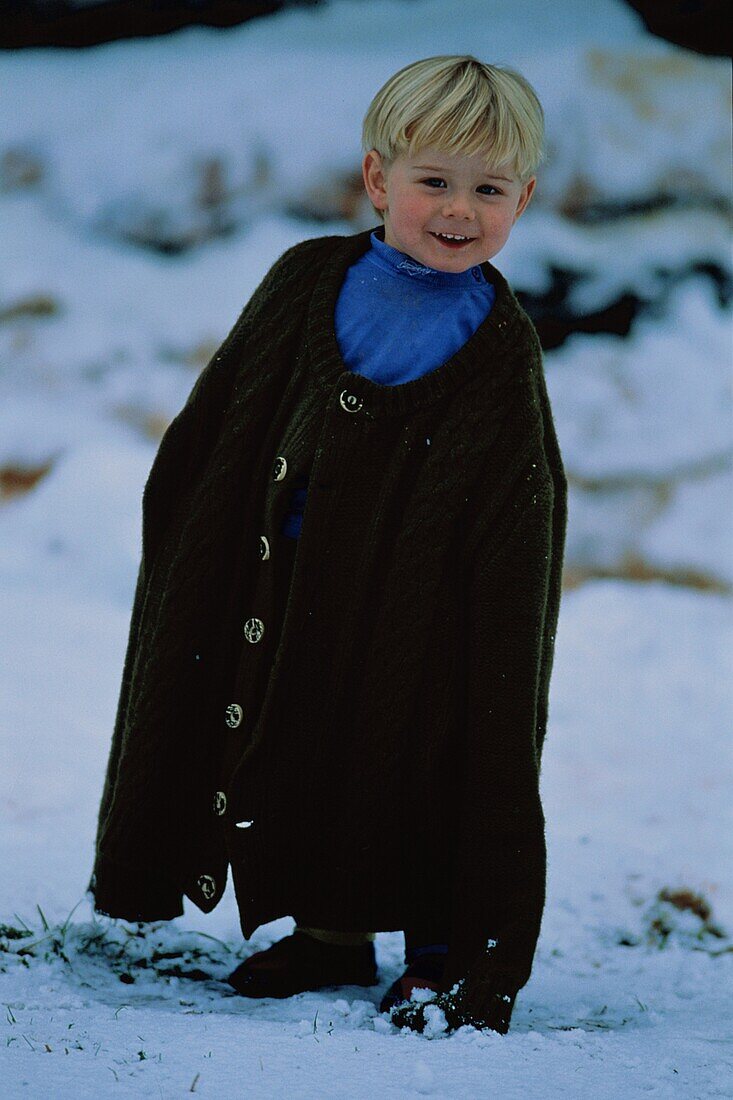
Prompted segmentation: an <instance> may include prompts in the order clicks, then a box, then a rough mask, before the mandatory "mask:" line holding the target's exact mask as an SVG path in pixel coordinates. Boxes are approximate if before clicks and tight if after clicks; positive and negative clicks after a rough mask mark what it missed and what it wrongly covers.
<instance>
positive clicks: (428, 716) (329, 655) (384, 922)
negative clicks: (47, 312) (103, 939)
mask: <svg viewBox="0 0 733 1100" xmlns="http://www.w3.org/2000/svg"><path fill="white" fill-rule="evenodd" d="M371 232H372V230H365V231H364V232H361V233H357V234H355V235H352V236H328V237H320V238H314V239H311V240H306V241H303V242H301V243H300V244H298V245H296V246H295V247H293V248H291V249H289V250H288V251H287V252H285V253H284V254H283V255H282V256H281V257H280V258H279V259H278V260H277V262H276V263H275V264H274V265H273V266H272V268H271V269H270V270H269V272H268V273H267V275H266V276H265V278H264V279H263V281H262V283H261V284H260V286H259V287H258V288H257V290H256V291H255V293H254V294H253V296H252V298H251V299H250V301H249V302H248V304H247V305H246V307H245V308H244V310H243V311H242V313H241V315H240V317H239V318H238V320H237V322H236V324H235V325H234V327H233V329H232V330H231V332H230V333H229V335H228V336H227V338H226V339H225V341H224V342H223V344H222V345H221V347H220V348H219V349H218V351H217V352H216V353H215V355H214V356H213V357H212V359H211V361H210V362H209V364H208V365H207V366H206V368H205V369H204V370H203V372H202V373H201V375H200V377H199V378H198V380H197V382H196V384H195V385H194V387H193V389H192V392H191V394H190V397H189V399H188V401H187V402H186V405H185V406H184V408H183V409H182V410H181V412H180V413H179V414H178V416H176V418H175V419H174V420H173V422H172V423H171V424H170V426H169V427H168V430H167V431H166V433H165V435H164V437H163V439H162V441H161V444H160V447H159V450H158V452H157V455H156V457H155V460H154V462H153V466H152V469H151V471H150V475H149V477H148V480H147V483H146V485H145V490H144V494H143V501H142V512H143V529H142V554H141V562H140V570H139V576H138V581H137V587H136V591H135V596H134V603H133V608H132V616H131V623H130V633H129V641H128V646H127V652H126V656H125V661H124V668H123V672H122V685H121V691H120V697H119V704H118V708H117V715H116V721H115V726H114V733H113V737H112V745H111V751H110V755H109V763H108V767H107V774H106V780H105V785H104V791H103V794H102V799H101V806H100V812H99V824H98V832H97V839H96V852H95V859H94V867H93V871H92V876H91V880H90V883H89V889H90V890H91V891H92V893H93V896H94V905H95V908H96V910H97V911H98V912H102V913H107V914H109V915H111V916H117V917H123V918H126V919H128V920H144V921H149V920H159V919H170V918H172V917H175V916H178V915H180V914H181V913H182V912H183V905H182V898H183V895H184V894H185V895H186V896H187V897H189V898H190V899H191V900H192V901H193V902H195V903H196V905H197V906H198V907H199V908H200V909H202V910H203V911H205V912H208V911H210V910H211V909H212V908H213V907H214V906H215V905H216V904H217V903H218V901H219V900H220V898H221V896H222V893H223V891H224V888H225V884H226V876H227V873H228V866H229V865H231V870H232V877H233V882H234V888H235V893H236V898H237V904H238V907H239V912H240V918H241V927H242V931H243V934H244V935H245V937H247V938H249V937H250V936H251V935H252V933H253V932H254V930H255V929H256V928H257V926H258V925H260V924H262V923H264V922H267V921H270V920H274V919H275V918H277V917H279V916H283V915H293V914H297V916H298V918H299V919H300V920H301V921H303V922H305V923H307V924H310V925H315V926H318V927H326V928H329V927H330V928H335V929H342V930H348V929H355V930H364V929H372V930H390V929H404V928H405V927H409V926H410V924H412V923H421V924H423V925H424V923H425V919H426V917H433V918H434V919H435V920H436V922H437V921H440V922H443V921H445V922H447V923H449V924H450V928H451V936H450V944H449V954H448V956H447V957H446V967H445V974H444V979H443V987H442V988H443V989H445V990H449V989H450V988H451V986H452V985H453V983H454V982H455V981H457V980H458V979H459V978H463V977H465V978H466V979H467V982H466V983H464V985H466V986H467V988H470V990H471V993H472V997H473V1001H474V1003H476V1002H477V1001H478V1002H479V1003H480V1002H481V998H482V997H484V996H486V997H487V998H488V997H490V996H491V995H492V994H493V993H494V992H496V991H497V990H516V989H518V988H520V987H521V986H522V985H524V984H525V983H526V982H527V980H528V978H529V976H530V972H531V967H532V961H533V957H534V952H535V947H536V942H537V938H538V935H539V930H540V922H541V918H542V912H543V908H544V902H545V873H546V848H545V833H544V829H545V821H544V814H543V809H542V804H541V799H540V790H539V775H540V759H541V753H542V747H543V742H544V738H545V731H546V727H547V711H548V689H549V682H550V674H551V669H552V663H553V649H554V641H555V630H556V624H557V619H558V608H559V602H560V591H561V573H562V562H563V552H564V540H565V527H566V493H567V483H566V478H565V474H564V470H563V465H562V461H561V457H560V452H559V449H558V443H557V439H556V435H555V430H554V426H553V420H552V415H551V410H550V405H549V401H548V396H547V390H546V386H545V379H544V375H543V362H542V353H541V349H540V344H539V341H538V338H537V334H536V332H535V329H534V327H533V325H532V323H531V321H530V319H529V318H528V316H527V314H526V313H525V312H524V310H523V309H522V308H521V306H520V305H519V303H518V301H517V299H516V297H515V295H514V294H513V292H512V290H511V288H510V286H509V284H508V283H507V281H506V279H505V278H504V276H503V275H502V274H501V273H500V272H499V271H498V269H497V268H496V267H494V266H493V265H492V264H491V263H489V262H487V263H484V264H483V265H482V268H483V271H484V274H485V275H486V277H487V279H488V280H489V281H490V282H492V283H493V284H494V286H495V288H496V299H495V303H494V306H493V308H492V310H491V312H490V313H489V314H488V316H487V317H486V319H485V320H484V321H483V322H482V324H481V325H480V327H479V328H478V329H477V331H476V332H475V333H474V335H473V336H472V337H470V338H469V340H468V341H467V342H466V343H465V344H464V345H463V347H461V348H460V349H459V351H458V352H456V354H454V355H453V356H452V357H451V358H450V359H449V360H447V361H446V362H445V363H443V364H442V365H441V366H440V367H438V368H437V369H435V370H433V371H431V372H430V373H428V374H426V375H424V376H422V377H420V378H417V379H415V380H412V381H409V382H406V383H404V384H401V385H396V386H383V385H380V384H378V383H376V382H374V381H372V380H371V379H369V378H366V377H362V376H360V375H357V374H355V373H354V372H352V371H349V370H348V369H347V368H346V366H345V364H344V362H343V360H342V358H341V355H340V352H339V348H338V344H337V341H336V336H335V331H334V310H335V305H336V300H337V298H338V293H339V289H340V287H341V283H342V281H343V278H344V275H345V273H346V270H347V269H348V267H349V265H350V264H352V263H353V262H354V261H355V260H356V259H357V258H358V257H359V256H360V255H362V254H363V253H364V252H365V251H366V250H367V248H368V247H369V243H370V241H369V235H370V233H371ZM304 469H307V470H308V471H309V473H310V483H309V492H308V499H307V503H306V510H305V514H304V519H303V527H302V531H301V536H300V539H299V540H298V549H297V556H296V560H295V564H294V569H293V575H292V584H291V585H290V588H289V595H288V600H287V610H286V614H285V619H284V623H283V624H282V629H281V630H270V631H269V632H268V629H267V627H268V623H269V622H270V618H269V616H270V614H271V608H272V595H273V593H272V586H273V576H274V574H273V571H272V570H273V559H272V553H271V549H272V547H273V546H276V535H277V532H278V531H279V523H280V521H281V520H282V517H283V516H284V514H285V512H286V510H287V508H288V507H289V503H290V493H291V491H292V487H293V484H294V482H293V479H294V477H295V476H296V475H297V474H298V473H299V472H301V471H302V470H304ZM232 746H234V749H232ZM232 751H234V754H235V756H234V758H232V765H231V774H229V779H228V783H227V784H226V788H225V789H224V790H222V789H221V784H222V782H224V780H223V779H222V775H223V772H222V767H223V764H222V761H223V759H224V757H225V755H226V753H229V754H230V758H231V753H232ZM222 795H223V796H224V797H223V798H222Z"/></svg>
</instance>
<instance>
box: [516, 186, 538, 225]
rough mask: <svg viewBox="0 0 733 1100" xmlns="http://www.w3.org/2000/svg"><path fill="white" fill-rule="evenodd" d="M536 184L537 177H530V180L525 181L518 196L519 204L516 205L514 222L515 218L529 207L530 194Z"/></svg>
mask: <svg viewBox="0 0 733 1100" xmlns="http://www.w3.org/2000/svg"><path fill="white" fill-rule="evenodd" d="M536 183H537V177H536V176H532V178H531V179H529V180H527V182H526V183H525V185H524V187H523V188H522V190H521V192H520V194H519V202H518V203H517V209H516V210H515V212H514V221H516V220H517V218H518V217H519V216H520V214H521V213H522V212H523V211H524V210H526V208H527V206H529V200H530V199H531V198H532V192H533V191H534V189H535V184H536Z"/></svg>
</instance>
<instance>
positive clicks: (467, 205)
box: [443, 191, 474, 219]
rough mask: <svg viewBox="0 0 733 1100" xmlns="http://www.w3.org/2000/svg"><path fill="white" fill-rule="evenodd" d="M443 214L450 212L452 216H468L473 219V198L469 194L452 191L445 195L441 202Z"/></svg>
mask: <svg viewBox="0 0 733 1100" xmlns="http://www.w3.org/2000/svg"><path fill="white" fill-rule="evenodd" d="M443 214H444V215H448V214H452V215H453V217H460V218H470V219H473V217H474V211H473V198H472V196H470V195H463V194H461V193H460V192H457V191H454V192H453V194H451V195H446V197H445V201H444V202H443Z"/></svg>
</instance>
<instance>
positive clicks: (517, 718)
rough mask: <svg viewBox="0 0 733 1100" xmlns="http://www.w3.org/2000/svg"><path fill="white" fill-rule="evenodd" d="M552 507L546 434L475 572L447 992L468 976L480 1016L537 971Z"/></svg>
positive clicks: (470, 586)
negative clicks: (535, 953) (499, 998)
mask: <svg viewBox="0 0 733 1100" xmlns="http://www.w3.org/2000/svg"><path fill="white" fill-rule="evenodd" d="M554 505H555V482H554V479H553V476H552V471H551V468H550V464H549V461H548V458H547V455H546V453H545V449H544V446H543V443H542V441H539V442H538V444H537V446H536V447H535V448H533V449H532V450H531V451H530V453H529V456H528V458H527V460H526V462H525V464H524V466H523V468H522V470H521V472H520V474H519V477H518V480H517V484H516V490H515V491H514V492H512V494H511V499H510V501H509V503H508V504H507V505H505V507H504V509H503V515H502V516H501V517H500V518H499V520H498V522H497V524H496V525H494V526H493V527H492V530H491V531H490V532H489V533H488V534H487V535H486V536H484V538H483V542H482V543H481V545H479V547H478V548H477V550H476V553H475V555H474V558H473V562H472V567H471V569H470V572H469V575H468V578H467V589H466V597H467V605H466V608H467V631H468V637H467V649H466V652H467V663H466V670H465V711H464V714H465V728H464V731H463V740H462V745H461V754H460V761H459V774H460V778H459V784H458V800H457V822H456V833H455V846H454V867H453V880H452V925H451V937H450V949H449V954H448V956H447V957H446V966H445V971H444V976H443V982H442V986H441V988H442V989H443V990H444V991H446V992H447V991H450V990H451V988H452V987H453V985H454V983H455V982H457V981H459V980H461V979H465V981H464V982H463V983H462V985H463V989H462V997H463V999H464V1000H463V1003H464V1006H466V1007H467V1008H468V1009H469V1011H470V1012H471V1013H472V1014H473V1015H474V1016H475V1017H476V1018H478V1019H481V1018H482V1015H485V1016H489V1017H490V1016H491V1012H492V1008H491V1006H492V1005H493V1004H495V1001H496V998H497V997H502V996H503V997H504V998H505V1000H508V999H509V997H511V998H513V997H514V995H515V994H516V991H517V990H518V989H519V988H521V986H523V985H524V984H525V983H526V982H527V980H528V979H529V976H530V972H531V967H532V960H533V956H534V951H535V946H536V942H537V939H538V936H539V930H540V923H541V918H542V911H543V908H544V901H545V870H546V849H545V834H544V825H545V822H544V815H543V810H542V805H541V800H540V792H539V772H540V756H541V747H542V738H543V736H544V726H543V724H544V720H545V715H546V713H547V701H546V698H545V697H544V696H546V693H547V690H548V687H549V679H550V668H549V666H550V664H551V649H550V648H548V645H547V640H548V638H550V637H553V638H554V633H555V619H556V616H557V611H558V606H559V595H558V593H559V584H560V573H561V566H562V548H561V547H558V545H557V541H556V540H557V530H556V528H555V527H554V526H553V514H554ZM512 1003H513V1000H512Z"/></svg>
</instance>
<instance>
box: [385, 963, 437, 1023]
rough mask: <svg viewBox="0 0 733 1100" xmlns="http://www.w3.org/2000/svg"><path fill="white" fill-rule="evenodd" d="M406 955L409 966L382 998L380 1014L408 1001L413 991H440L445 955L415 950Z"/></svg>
mask: <svg viewBox="0 0 733 1100" xmlns="http://www.w3.org/2000/svg"><path fill="white" fill-rule="evenodd" d="M406 954H407V958H408V960H409V966H408V967H407V969H406V970H405V972H404V974H403V975H402V977H401V978H397V980H396V981H394V982H392V985H391V986H390V987H389V989H388V990H387V992H386V993H385V994H384V996H383V997H382V1000H381V1003H380V1005H379V1011H380V1012H390V1011H391V1009H392V1008H394V1006H395V1005H398V1004H402V1003H403V1001H409V1000H410V996H411V995H412V991H413V989H432V990H434V991H435V992H436V993H437V992H438V990H439V989H440V982H441V979H442V977H443V964H444V961H445V953H444V952H441V953H439V954H437V953H433V952H431V951H430V950H429V949H427V950H423V949H421V948H416V949H415V950H413V951H409V952H407V953H406Z"/></svg>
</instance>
